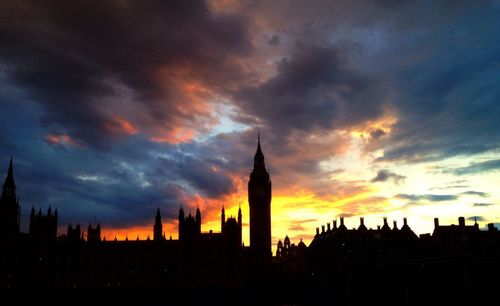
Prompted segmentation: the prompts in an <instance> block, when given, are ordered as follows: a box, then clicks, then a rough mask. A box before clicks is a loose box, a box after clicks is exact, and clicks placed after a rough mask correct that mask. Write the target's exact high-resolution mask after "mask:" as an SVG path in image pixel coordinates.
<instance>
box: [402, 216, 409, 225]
mask: <svg viewBox="0 0 500 306" xmlns="http://www.w3.org/2000/svg"><path fill="white" fill-rule="evenodd" d="M403 226H408V221H407V220H406V217H404V218H403Z"/></svg>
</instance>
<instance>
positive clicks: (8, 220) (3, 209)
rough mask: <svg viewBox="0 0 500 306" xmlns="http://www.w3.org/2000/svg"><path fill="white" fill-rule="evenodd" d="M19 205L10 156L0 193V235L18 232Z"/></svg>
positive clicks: (5, 235)
mask: <svg viewBox="0 0 500 306" xmlns="http://www.w3.org/2000/svg"><path fill="white" fill-rule="evenodd" d="M19 218H20V206H19V199H18V198H17V195H16V183H15V182H14V166H13V162H12V156H11V157H10V163H9V170H8V171H7V177H6V178H5V182H4V184H3V186H2V194H1V195H0V237H1V236H3V237H12V236H14V235H17V234H19Z"/></svg>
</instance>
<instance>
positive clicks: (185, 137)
mask: <svg viewBox="0 0 500 306" xmlns="http://www.w3.org/2000/svg"><path fill="white" fill-rule="evenodd" d="M195 135H196V133H195V131H193V130H189V129H183V128H180V127H176V128H174V129H172V130H171V131H169V132H167V133H165V134H164V135H162V136H156V137H151V138H150V139H149V140H151V141H153V142H166V143H169V144H179V143H183V142H188V141H191V140H192V139H193V138H194V137H195Z"/></svg>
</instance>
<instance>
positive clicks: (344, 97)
mask: <svg viewBox="0 0 500 306" xmlns="http://www.w3.org/2000/svg"><path fill="white" fill-rule="evenodd" d="M342 56H343V54H342V52H341V51H340V50H339V49H337V48H333V47H327V46H320V45H309V44H300V43H299V44H298V45H297V46H296V47H295V49H294V50H293V52H292V53H291V54H290V55H289V56H287V57H284V58H282V59H281V60H280V61H279V62H278V63H277V64H276V71H277V74H276V76H274V77H272V78H270V79H269V80H267V81H266V82H264V83H262V84H260V85H258V86H255V87H247V88H243V89H242V90H241V91H240V92H239V94H238V96H237V97H238V102H239V103H241V104H240V107H241V108H242V109H245V110H247V111H248V112H250V113H252V114H253V115H254V116H255V117H256V118H258V120H259V122H262V123H264V124H265V125H266V126H268V127H271V128H272V130H273V132H274V133H275V134H279V137H278V138H281V139H283V138H284V136H286V135H288V133H290V131H291V129H298V130H305V131H313V130H314V129H316V128H320V129H325V130H329V129H334V128H343V127H350V126H353V125H355V124H357V123H360V122H362V121H364V120H367V119H373V118H376V117H377V116H379V115H380V114H381V113H382V111H383V106H384V105H383V99H384V95H383V94H382V93H380V92H379V90H378V86H379V85H380V84H379V83H378V82H377V81H376V80H372V79H370V78H368V77H366V76H363V75H362V74H359V73H358V72H356V71H351V70H350V69H349V68H348V67H346V66H345V64H344V61H343V59H342Z"/></svg>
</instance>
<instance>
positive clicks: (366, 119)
mask: <svg viewBox="0 0 500 306" xmlns="http://www.w3.org/2000/svg"><path fill="white" fill-rule="evenodd" d="M499 28H500V1H392V0H379V1H357V0H356V1H353V0H348V1H347V0H346V1H279V0H278V1H231V0H214V1H206V2H205V1H190V0H188V1H149V0H145V1H127V0H120V1H112V0H110V1H83V0H82V1H80V0H76V1H71V2H67V1H23V0H12V1H11V0H0V173H5V174H1V175H6V173H7V167H8V162H9V159H10V156H11V154H12V155H13V156H14V173H15V180H16V184H17V186H18V195H19V198H20V203H21V207H22V218H21V229H22V230H23V231H27V229H28V214H29V210H30V209H31V207H32V206H35V207H36V208H37V209H38V208H42V209H43V210H46V209H47V208H48V207H49V205H51V206H52V208H57V209H58V212H59V225H60V227H59V232H60V233H64V232H65V228H66V226H67V224H68V223H73V224H75V223H81V224H82V225H84V226H86V225H87V224H88V222H98V223H100V224H101V227H102V228H103V234H104V235H105V236H106V238H107V239H111V238H114V237H115V236H116V237H117V238H118V239H125V238H126V237H130V238H135V237H136V236H139V237H140V238H141V239H145V238H146V237H147V236H148V235H149V236H151V237H152V225H153V222H154V216H155V213H156V208H160V210H161V212H162V217H163V224H164V231H165V235H166V236H167V237H169V236H172V237H173V238H174V239H175V238H177V214H178V210H179V207H180V206H181V205H182V206H183V207H184V210H185V211H186V213H189V212H191V213H194V211H195V209H196V207H199V208H200V210H201V212H202V223H203V225H202V231H209V230H211V229H212V230H214V231H219V230H220V228H219V227H220V221H219V220H220V219H219V218H220V217H219V216H220V210H221V207H222V205H224V207H225V208H226V215H236V214H237V210H238V207H239V206H241V208H242V211H243V241H244V242H245V244H248V241H249V236H248V235H249V234H248V233H249V231H248V223H249V218H248V216H249V213H248V201H247V183H248V178H249V173H250V171H251V169H252V167H253V155H254V153H255V149H256V145H257V133H258V132H259V131H260V134H261V143H262V149H263V152H264V155H265V158H266V166H267V168H268V171H269V173H270V175H271V179H272V184H273V198H272V204H271V207H272V236H273V243H276V242H277V240H278V239H283V238H284V237H285V235H288V236H289V237H290V238H291V240H292V242H295V243H297V242H298V241H299V239H303V240H304V242H306V243H309V242H310V241H311V239H312V238H313V236H314V234H315V228H316V227H321V225H325V224H326V223H328V222H330V223H331V222H332V220H333V219H335V218H338V217H340V216H343V217H345V222H346V226H347V227H348V228H352V227H357V226H358V225H359V217H365V223H366V225H367V226H368V227H372V228H376V227H377V225H381V224H382V218H383V217H387V218H388V219H389V222H390V223H391V224H392V221H393V220H396V221H397V222H398V226H401V225H402V223H403V218H404V217H407V218H408V224H409V225H410V226H411V227H412V229H413V230H414V231H415V232H416V233H417V234H422V233H428V232H432V230H433V218H435V217H439V218H440V222H441V223H442V224H451V223H455V224H456V223H457V218H458V217H459V216H464V217H466V220H467V221H466V222H468V223H469V224H473V222H474V218H475V219H476V220H477V222H478V223H479V225H480V227H482V228H484V227H486V224H487V223H498V224H499V225H500V218H499V216H500V214H499V212H500V208H499V205H500V188H499V186H500V175H499V170H500V82H499V81H500V31H498V29H499ZM273 250H274V246H273Z"/></svg>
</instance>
